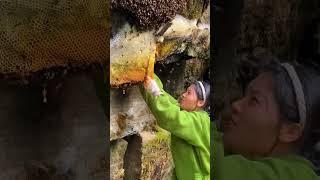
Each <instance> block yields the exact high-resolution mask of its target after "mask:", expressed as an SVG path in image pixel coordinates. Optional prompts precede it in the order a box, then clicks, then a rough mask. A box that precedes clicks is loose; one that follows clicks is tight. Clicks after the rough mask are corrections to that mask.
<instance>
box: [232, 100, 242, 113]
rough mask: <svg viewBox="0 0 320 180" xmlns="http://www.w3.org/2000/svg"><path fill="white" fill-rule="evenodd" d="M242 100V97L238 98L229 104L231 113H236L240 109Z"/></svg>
mask: <svg viewBox="0 0 320 180" xmlns="http://www.w3.org/2000/svg"><path fill="white" fill-rule="evenodd" d="M242 101H243V98H241V99H238V100H236V101H234V102H233V103H232V104H231V112H232V114H237V113H239V112H241V111H242Z"/></svg>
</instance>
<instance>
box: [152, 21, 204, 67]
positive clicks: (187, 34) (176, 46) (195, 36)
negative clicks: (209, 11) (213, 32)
mask: <svg viewBox="0 0 320 180" xmlns="http://www.w3.org/2000/svg"><path fill="white" fill-rule="evenodd" d="M165 27H166V26H163V27H161V28H160V30H158V31H159V32H161V31H162V29H164V28H165ZM209 30H210V28H209V25H208V24H199V26H197V21H196V20H189V19H186V18H184V17H182V16H180V15H177V16H176V17H175V18H174V19H173V20H172V21H171V25H170V26H169V28H168V29H166V30H165V31H164V32H163V33H162V34H161V36H160V37H161V38H163V41H160V42H158V43H157V54H156V60H157V61H160V60H164V59H166V58H167V57H169V56H170V55H172V54H179V53H183V52H185V53H186V54H187V55H189V56H192V57H199V58H204V59H209V57H210V51H209V47H210V32H209Z"/></svg>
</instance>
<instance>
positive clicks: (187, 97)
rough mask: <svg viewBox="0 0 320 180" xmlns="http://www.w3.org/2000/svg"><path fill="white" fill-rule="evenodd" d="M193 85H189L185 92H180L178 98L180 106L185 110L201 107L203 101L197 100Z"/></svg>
mask: <svg viewBox="0 0 320 180" xmlns="http://www.w3.org/2000/svg"><path fill="white" fill-rule="evenodd" d="M195 88H196V87H195V85H194V84H192V85H190V86H189V87H188V88H187V90H186V92H184V93H182V94H181V96H180V98H179V103H180V107H181V108H182V109H183V110H186V111H194V110H197V109H199V108H201V107H202V106H203V105H204V103H203V100H199V99H198V96H197V93H196V89H195Z"/></svg>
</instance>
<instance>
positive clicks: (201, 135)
mask: <svg viewBox="0 0 320 180" xmlns="http://www.w3.org/2000/svg"><path fill="white" fill-rule="evenodd" d="M154 77H155V79H154V80H153V79H151V78H150V77H147V79H146V81H145V83H144V88H141V92H142V95H143V97H144V99H145V101H146V103H147V105H148V106H149V108H150V110H151V112H152V113H153V115H154V116H155V118H156V120H157V123H158V125H159V126H160V127H162V128H163V129H165V130H167V131H169V132H170V133H171V151H172V156H173V160H174V164H175V173H174V176H173V179H179V180H200V179H201V180H209V179H210V117H209V115H208V114H207V112H205V111H204V110H203V108H204V107H205V106H206V105H207V104H208V98H209V94H210V85H209V84H207V83H205V82H201V81H196V82H195V83H194V84H192V85H191V86H189V87H188V89H187V91H186V92H185V93H183V94H182V95H181V97H180V98H179V101H177V100H175V99H174V98H173V97H172V96H170V95H169V94H168V93H166V92H165V91H164V90H163V85H162V83H161V81H160V79H159V78H158V77H157V76H156V75H155V76H154Z"/></svg>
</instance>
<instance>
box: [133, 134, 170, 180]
mask: <svg viewBox="0 0 320 180" xmlns="http://www.w3.org/2000/svg"><path fill="white" fill-rule="evenodd" d="M139 135H140V137H141V139H142V160H141V161H142V165H141V166H142V167H141V171H142V172H141V178H140V179H155V180H162V179H168V180H169V179H170V178H171V176H172V173H173V170H174V163H173V159H172V156H171V151H170V134H169V133H168V132H167V131H165V130H162V129H160V128H158V129H157V131H155V132H148V131H143V132H141V133H140V134H139Z"/></svg>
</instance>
